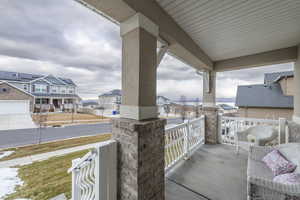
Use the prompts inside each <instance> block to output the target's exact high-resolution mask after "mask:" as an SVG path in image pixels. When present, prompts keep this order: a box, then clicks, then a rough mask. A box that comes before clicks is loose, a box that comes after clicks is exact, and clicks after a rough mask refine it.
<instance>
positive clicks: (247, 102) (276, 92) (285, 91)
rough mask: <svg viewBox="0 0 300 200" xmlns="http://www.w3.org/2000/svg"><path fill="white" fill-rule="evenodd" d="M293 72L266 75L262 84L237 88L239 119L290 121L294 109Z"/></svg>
mask: <svg viewBox="0 0 300 200" xmlns="http://www.w3.org/2000/svg"><path fill="white" fill-rule="evenodd" d="M293 79H294V74H293V71H287V72H276V73H267V74H265V77H264V84H257V85H245V86H238V89H237V96H236V106H238V107H239V110H238V114H239V116H241V117H250V118H270V119H278V118H280V117H283V118H288V119H291V118H292V115H293V109H294V102H293V101H294V97H293V88H294V84H293Z"/></svg>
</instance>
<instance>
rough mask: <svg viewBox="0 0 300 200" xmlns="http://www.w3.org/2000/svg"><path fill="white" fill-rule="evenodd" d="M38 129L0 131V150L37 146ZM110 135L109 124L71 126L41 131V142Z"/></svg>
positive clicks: (175, 121)
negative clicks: (30, 145)
mask: <svg viewBox="0 0 300 200" xmlns="http://www.w3.org/2000/svg"><path fill="white" fill-rule="evenodd" d="M181 122H182V121H181V119H178V118H175V119H168V124H177V123H181ZM39 133H40V131H39V129H18V130H7V131H0V148H8V147H17V146H23V145H29V144H37V143H38V141H39V135H40V134H39ZM104 133H111V123H99V124H84V125H73V126H66V127H62V128H43V129H41V142H49V141H54V140H62V139H68V138H73V137H80V136H89V135H98V134H104Z"/></svg>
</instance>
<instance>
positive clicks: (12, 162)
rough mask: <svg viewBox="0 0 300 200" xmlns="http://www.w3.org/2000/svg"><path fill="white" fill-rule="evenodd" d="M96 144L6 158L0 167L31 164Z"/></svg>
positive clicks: (0, 163)
mask: <svg viewBox="0 0 300 200" xmlns="http://www.w3.org/2000/svg"><path fill="white" fill-rule="evenodd" d="M97 144H99V143H92V144H87V145H82V146H78V147H72V148H67V149H60V150H57V151H51V152H47V153H41V154H36V155H32V156H26V157H22V158H16V159H12V160H7V161H1V162H0V168H4V167H13V166H16V165H28V164H31V163H33V162H36V161H42V160H47V159H49V158H51V157H55V156H62V155H65V154H69V153H73V152H76V151H82V150H85V149H90V148H93V147H95V146H96V145H97Z"/></svg>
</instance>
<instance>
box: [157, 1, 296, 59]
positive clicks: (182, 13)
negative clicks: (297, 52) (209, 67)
mask: <svg viewBox="0 0 300 200" xmlns="http://www.w3.org/2000/svg"><path fill="white" fill-rule="evenodd" d="M156 1H157V2H158V3H159V5H160V6H161V7H162V8H163V9H164V10H165V11H166V12H167V13H168V14H169V15H170V16H171V17H173V19H174V20H175V21H176V22H177V23H178V24H179V26H181V28H182V29H183V30H184V31H185V32H186V33H187V34H188V35H189V36H190V37H191V38H192V39H193V40H194V41H195V42H196V43H197V44H198V45H199V46H200V47H201V48H202V49H203V50H204V52H206V53H207V54H208V56H209V57H210V58H211V59H212V60H214V61H217V60H224V59H228V58H234V57H240V56H245V55H252V54H257V53H261V52H266V51H271V50H275V49H281V48H286V47H290V46H295V45H297V44H300V0H156Z"/></svg>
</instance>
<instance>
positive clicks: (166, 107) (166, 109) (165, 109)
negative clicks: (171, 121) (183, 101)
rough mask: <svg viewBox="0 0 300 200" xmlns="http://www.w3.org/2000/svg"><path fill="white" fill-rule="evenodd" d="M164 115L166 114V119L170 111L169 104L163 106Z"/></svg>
mask: <svg viewBox="0 0 300 200" xmlns="http://www.w3.org/2000/svg"><path fill="white" fill-rule="evenodd" d="M163 108H164V111H165V113H166V114H167V117H168V116H169V113H170V111H171V108H170V105H169V104H165V105H164V106H163Z"/></svg>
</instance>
